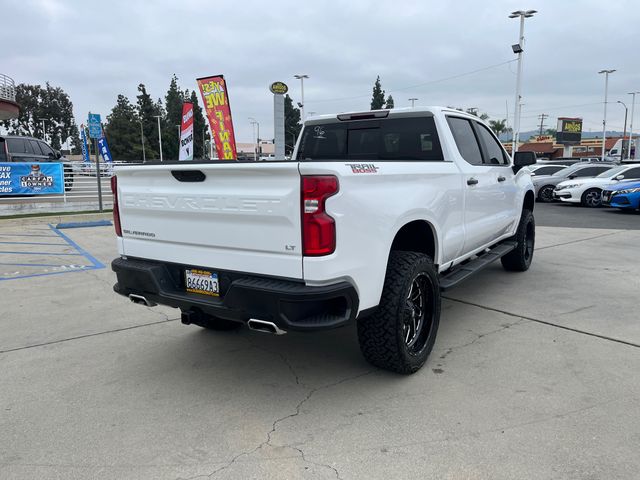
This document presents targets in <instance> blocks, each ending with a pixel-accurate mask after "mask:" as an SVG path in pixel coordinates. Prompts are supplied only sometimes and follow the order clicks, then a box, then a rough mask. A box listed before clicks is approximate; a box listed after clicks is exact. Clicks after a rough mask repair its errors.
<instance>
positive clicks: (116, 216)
mask: <svg viewBox="0 0 640 480" xmlns="http://www.w3.org/2000/svg"><path fill="white" fill-rule="evenodd" d="M111 193H113V226H114V228H115V229H116V235H117V236H119V237H121V236H122V227H121V226H120V210H119V208H118V177H116V176H115V175H114V176H113V177H111Z"/></svg>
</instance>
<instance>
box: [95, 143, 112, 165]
mask: <svg viewBox="0 0 640 480" xmlns="http://www.w3.org/2000/svg"><path fill="white" fill-rule="evenodd" d="M98 150H99V151H100V155H102V159H103V160H104V161H105V162H106V163H110V162H112V161H113V158H112V157H111V151H110V150H109V144H107V139H106V138H105V137H100V138H99V139H98Z"/></svg>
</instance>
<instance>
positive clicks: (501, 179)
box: [498, 175, 506, 182]
mask: <svg viewBox="0 0 640 480" xmlns="http://www.w3.org/2000/svg"><path fill="white" fill-rule="evenodd" d="M505 180H506V178H504V177H503V176H502V175H500V176H499V177H498V181H499V182H504V181H505Z"/></svg>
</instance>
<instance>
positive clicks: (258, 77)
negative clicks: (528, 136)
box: [0, 0, 640, 142]
mask: <svg viewBox="0 0 640 480" xmlns="http://www.w3.org/2000/svg"><path fill="white" fill-rule="evenodd" d="M520 9H524V10H529V9H535V10H538V13H537V14H536V15H535V16H534V17H532V18H529V19H527V20H526V22H525V39H526V40H525V53H524V60H523V77H522V97H523V99H522V103H523V107H522V126H521V130H522V131H527V130H533V129H535V128H537V126H538V125H539V119H538V116H539V115H540V114H543V113H544V114H547V115H549V118H548V119H547V120H546V121H545V123H546V127H547V128H549V127H551V128H555V125H556V119H557V117H558V116H567V117H582V118H583V119H584V126H583V129H584V131H594V132H597V131H600V130H601V129H602V118H603V105H604V78H603V77H604V76H603V75H598V73H597V72H598V71H599V70H602V69H616V70H617V71H616V72H615V73H613V74H612V75H611V76H610V78H609V104H608V114H607V130H614V129H615V130H620V131H622V129H623V124H624V108H623V107H622V105H619V104H617V103H616V102H617V100H621V101H623V102H625V103H626V104H627V106H628V107H629V114H630V113H631V96H630V95H628V94H627V92H632V91H640V57H639V56H638V47H639V46H640V6H638V4H637V1H635V0H629V1H627V0H616V1H609V2H602V1H591V0H582V1H580V0H574V1H571V2H566V1H562V2H560V1H558V0H555V1H548V0H516V1H511V0H493V1H491V2H480V1H470V0H456V1H455V2H449V1H439V2H435V1H432V0H422V1H419V0H417V1H413V0H411V1H409V0H394V1H387V0H376V1H374V0H369V1H364V0H349V1H346V0H342V1H337V0H325V1H322V2H303V1H297V2H293V1H283V0H271V1H269V2H258V1H243V0H236V1H228V0H216V1H209V2H206V1H201V0H179V1H176V0H174V1H169V0H154V1H148V0H147V1H138V0H126V1H121V0H111V1H108V2H88V1H86V0H85V1H78V0H0V14H1V16H2V17H3V18H2V28H1V29H0V44H1V45H3V48H2V49H0V73H4V74H5V75H9V76H10V77H12V78H13V79H14V80H15V81H16V83H29V84H44V83H45V82H47V81H48V82H50V83H51V84H52V85H54V86H59V87H62V88H63V89H64V90H65V91H66V92H67V93H68V94H69V96H70V97H71V100H72V102H73V104H74V113H75V116H76V119H77V122H78V123H85V122H86V114H87V112H88V111H92V112H94V113H101V114H102V115H103V116H106V115H108V114H109V112H110V111H111V109H112V108H113V106H114V105H115V102H116V97H117V95H118V94H124V95H126V96H127V97H128V98H129V99H130V100H131V101H132V103H135V96H136V95H137V86H138V84H139V83H144V84H145V85H146V86H147V90H148V91H149V92H150V93H151V95H152V96H153V97H154V98H155V99H157V98H163V99H164V96H165V95H166V92H167V89H168V86H169V82H170V79H171V76H172V75H173V74H176V75H177V77H178V82H179V85H180V87H181V88H182V89H185V88H188V89H190V90H193V89H195V88H197V85H196V82H195V79H196V78H198V77H203V76H208V75H215V74H224V76H225V78H226V80H227V85H228V91H229V96H230V104H231V110H232V116H233V123H234V128H235V131H236V141H237V142H251V141H252V135H253V133H252V126H251V124H250V121H249V117H254V118H256V119H257V120H258V121H259V122H260V133H261V137H263V138H265V139H267V138H272V137H273V95H272V94H271V93H270V92H269V85H270V84H271V83H272V82H274V81H283V82H285V83H286V84H287V85H288V86H289V94H290V95H291V96H292V98H293V99H294V101H295V102H299V101H301V98H300V81H299V80H296V79H295V78H294V77H293V76H294V75H295V74H306V75H309V78H308V79H307V80H305V84H304V93H305V108H306V111H307V113H309V112H316V113H317V114H324V113H337V112H344V111H362V110H368V109H369V104H370V101H371V93H372V87H373V83H374V81H375V79H376V76H377V75H379V76H380V79H381V82H382V87H383V88H384V89H385V90H386V92H387V94H391V95H392V96H393V98H394V100H395V105H396V107H400V106H409V105H410V102H409V100H408V99H409V98H412V97H414V98H418V100H417V101H416V104H417V105H445V106H455V107H462V108H469V107H475V108H478V109H479V111H481V112H486V113H487V114H489V116H490V118H491V119H503V118H506V117H507V112H508V120H509V124H512V122H513V109H514V99H515V83H516V69H517V64H516V62H515V58H516V56H515V55H514V54H513V52H512V50H511V45H512V44H515V43H517V41H518V30H519V21H518V20H516V19H510V18H508V15H509V13H510V12H512V11H514V10H520ZM634 49H635V50H634ZM637 103H639V104H640V95H638V102H637ZM639 110H640V106H639V108H637V109H636V115H635V117H636V126H637V127H636V128H634V130H635V131H638V130H640V113H639V112H638V111H639Z"/></svg>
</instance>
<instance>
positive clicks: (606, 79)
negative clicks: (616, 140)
mask: <svg viewBox="0 0 640 480" xmlns="http://www.w3.org/2000/svg"><path fill="white" fill-rule="evenodd" d="M613 72H615V70H600V71H599V72H598V73H599V74H600V73H604V116H603V117H602V157H601V159H602V161H603V162H604V155H605V145H606V138H607V96H608V94H609V74H610V73H613Z"/></svg>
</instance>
